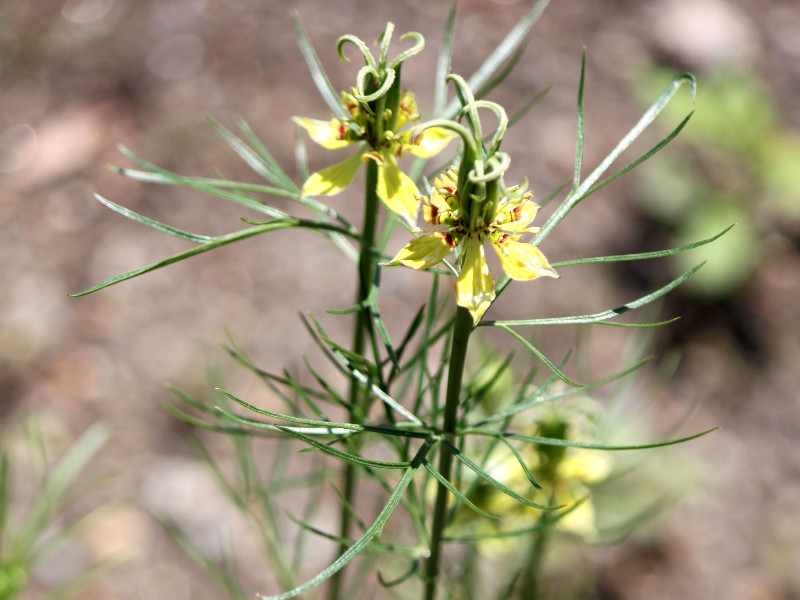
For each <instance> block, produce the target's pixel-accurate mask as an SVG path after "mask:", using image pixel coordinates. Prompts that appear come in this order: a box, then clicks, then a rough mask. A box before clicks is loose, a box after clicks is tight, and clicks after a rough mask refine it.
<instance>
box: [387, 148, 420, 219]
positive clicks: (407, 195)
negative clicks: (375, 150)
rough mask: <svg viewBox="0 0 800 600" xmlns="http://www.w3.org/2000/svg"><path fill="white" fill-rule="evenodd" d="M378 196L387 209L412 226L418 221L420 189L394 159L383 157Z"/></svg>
mask: <svg viewBox="0 0 800 600" xmlns="http://www.w3.org/2000/svg"><path fill="white" fill-rule="evenodd" d="M376 191H377V192H378V196H379V197H380V199H381V200H383V202H384V204H386V207H387V208H388V209H389V210H391V211H392V212H393V213H395V214H397V215H398V216H400V217H402V218H403V219H404V220H405V221H406V222H407V223H408V224H409V225H410V226H412V227H413V226H414V223H416V221H417V210H418V209H419V200H417V196H419V189H417V186H416V184H415V183H414V182H413V181H412V180H411V178H410V177H409V176H408V175H406V174H405V173H403V172H402V171H401V170H400V167H398V166H397V161H395V159H394V158H393V157H386V156H384V157H383V161H382V163H378V186H377V190H376Z"/></svg>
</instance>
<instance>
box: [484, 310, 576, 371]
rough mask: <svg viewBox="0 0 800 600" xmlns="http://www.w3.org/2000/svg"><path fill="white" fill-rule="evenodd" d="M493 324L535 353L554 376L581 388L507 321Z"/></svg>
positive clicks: (493, 322)
mask: <svg viewBox="0 0 800 600" xmlns="http://www.w3.org/2000/svg"><path fill="white" fill-rule="evenodd" d="M491 323H492V325H493V326H494V327H499V328H500V329H502V330H503V331H505V332H507V333H509V334H511V335H512V336H513V337H515V338H516V339H517V340H518V341H519V342H520V343H521V344H522V345H523V346H525V347H526V348H527V349H528V350H530V351H531V352H533V353H534V354H535V355H536V356H537V357H538V358H539V360H541V361H542V362H543V363H544V365H545V366H546V367H547V368H548V369H550V370H551V371H552V372H553V374H554V375H556V376H557V377H558V378H559V379H560V380H561V381H563V382H564V383H566V384H568V385H571V386H572V387H581V385H582V384H580V383H576V382H575V381H572V379H570V378H569V377H567V376H566V375H565V374H564V373H563V372H562V371H561V369H559V368H558V367H557V366H555V365H554V364H553V363H552V362H551V361H550V359H549V358H547V357H546V356H545V355H544V354H542V352H541V351H540V350H539V349H538V348H536V347H535V346H534V345H533V344H531V343H530V342H529V341H528V340H526V339H525V338H524V337H522V336H521V335H520V334H519V333H517V332H516V331H514V330H513V329H511V327H510V326H509V324H508V323H507V322H506V321H492V322H491Z"/></svg>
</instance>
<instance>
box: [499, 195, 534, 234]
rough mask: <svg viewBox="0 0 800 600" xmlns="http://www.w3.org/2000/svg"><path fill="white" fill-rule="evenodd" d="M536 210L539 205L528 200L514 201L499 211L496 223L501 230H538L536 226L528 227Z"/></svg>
mask: <svg viewBox="0 0 800 600" xmlns="http://www.w3.org/2000/svg"><path fill="white" fill-rule="evenodd" d="M538 210H539V205H538V204H536V203H535V202H531V201H530V200H524V201H522V202H519V203H514V204H512V205H511V206H509V207H508V208H505V209H504V210H502V211H501V212H500V214H499V215H498V218H497V225H498V227H499V228H500V229H502V230H503V231H519V232H523V231H530V232H538V230H539V228H538V227H528V225H529V224H530V222H531V221H533V219H534V217H536V213H537V211H538Z"/></svg>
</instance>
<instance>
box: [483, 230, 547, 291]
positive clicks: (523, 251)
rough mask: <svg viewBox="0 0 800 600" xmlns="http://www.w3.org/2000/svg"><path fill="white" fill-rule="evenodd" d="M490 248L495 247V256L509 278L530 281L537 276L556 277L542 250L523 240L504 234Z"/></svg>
mask: <svg viewBox="0 0 800 600" xmlns="http://www.w3.org/2000/svg"><path fill="white" fill-rule="evenodd" d="M492 248H494V249H495V251H496V252H497V256H499V257H500V263H501V264H502V265H503V271H505V272H506V275H508V276H509V277H511V279H516V280H518V281H530V280H531V279H536V278H537V277H555V278H558V273H556V272H555V270H554V269H553V267H551V266H550V263H548V262H547V259H546V258H545V256H544V254H542V251H541V250H539V248H537V247H536V246H532V245H531V244H526V243H524V242H515V241H513V240H512V239H511V238H509V237H508V236H505V237H501V238H500V240H498V241H497V242H495V243H493V244H492Z"/></svg>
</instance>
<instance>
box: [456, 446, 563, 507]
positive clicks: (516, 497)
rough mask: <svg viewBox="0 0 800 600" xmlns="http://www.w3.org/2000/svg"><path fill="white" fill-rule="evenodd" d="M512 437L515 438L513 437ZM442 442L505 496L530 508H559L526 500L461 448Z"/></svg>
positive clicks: (459, 459) (470, 468)
mask: <svg viewBox="0 0 800 600" xmlns="http://www.w3.org/2000/svg"><path fill="white" fill-rule="evenodd" d="M509 437H510V436H509ZM514 439H516V438H514ZM523 441H524V440H523ZM444 444H445V445H446V446H447V447H448V448H449V449H450V452H452V453H453V456H455V457H456V459H457V460H458V461H459V462H461V463H462V464H463V465H464V466H465V467H467V468H468V469H469V470H471V471H473V472H474V473H475V474H476V475H478V477H480V478H482V479H483V480H484V481H486V482H487V483H488V484H489V485H491V486H493V487H495V488H497V489H498V490H500V491H501V492H503V493H504V494H506V495H507V496H510V497H511V498H514V500H516V501H517V502H521V503H522V504H525V505H527V506H530V507H532V508H538V509H540V510H555V509H557V508H561V507H560V506H545V505H543V504H537V503H536V502H532V501H531V500H528V499H527V498H525V497H524V496H520V495H519V494H518V493H517V492H515V491H514V490H512V489H510V488H508V487H506V486H505V485H503V484H502V483H500V482H499V481H498V480H497V479H495V478H494V477H492V476H491V475H489V473H487V472H486V471H484V470H483V469H482V468H481V467H479V466H478V465H477V464H475V463H474V462H473V461H472V460H471V459H470V458H469V457H468V456H466V455H465V454H463V453H462V452H461V450H459V449H458V448H456V447H455V446H454V445H453V444H451V443H450V442H448V441H447V440H444Z"/></svg>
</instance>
